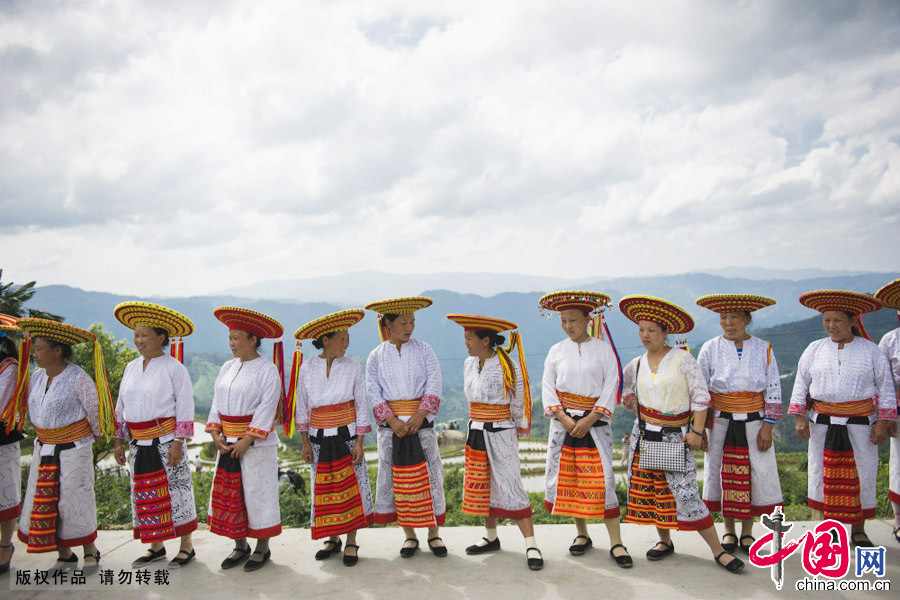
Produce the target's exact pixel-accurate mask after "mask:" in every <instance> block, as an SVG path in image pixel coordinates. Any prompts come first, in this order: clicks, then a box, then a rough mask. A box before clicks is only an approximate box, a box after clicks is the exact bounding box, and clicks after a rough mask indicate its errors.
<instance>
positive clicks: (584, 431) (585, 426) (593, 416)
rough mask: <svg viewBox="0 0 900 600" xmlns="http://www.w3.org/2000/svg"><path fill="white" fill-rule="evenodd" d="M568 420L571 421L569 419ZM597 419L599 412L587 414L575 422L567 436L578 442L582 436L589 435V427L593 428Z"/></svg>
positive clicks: (593, 411)
mask: <svg viewBox="0 0 900 600" xmlns="http://www.w3.org/2000/svg"><path fill="white" fill-rule="evenodd" d="M567 416H568V415H567ZM569 418H570V419H571V417H569ZM599 418H600V413H599V412H597V411H595V410H592V411H590V412H589V413H588V414H586V415H584V416H583V417H581V418H580V419H578V420H577V421H575V426H574V427H572V431H570V432H569V435H571V436H572V437H573V438H575V439H576V440H580V439H581V438H583V437H584V436H586V435H588V433H590V431H591V427H593V426H594V423H596V422H597V420H598V419H599Z"/></svg>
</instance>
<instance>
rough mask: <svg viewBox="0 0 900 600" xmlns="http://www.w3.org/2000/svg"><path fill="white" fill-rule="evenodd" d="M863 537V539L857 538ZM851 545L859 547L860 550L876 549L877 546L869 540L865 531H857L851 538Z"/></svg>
mask: <svg viewBox="0 0 900 600" xmlns="http://www.w3.org/2000/svg"><path fill="white" fill-rule="evenodd" d="M857 536H862V537H857ZM850 545H852V546H859V547H860V548H874V547H875V544H873V543H872V540H870V539H869V536H868V535H867V534H866V532H865V531H857V532H856V533H854V534H852V535H851V536H850Z"/></svg>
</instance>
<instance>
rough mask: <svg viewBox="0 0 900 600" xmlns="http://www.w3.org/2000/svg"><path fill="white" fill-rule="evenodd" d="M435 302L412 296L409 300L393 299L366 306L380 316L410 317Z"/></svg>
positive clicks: (426, 298) (423, 297) (424, 297)
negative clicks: (409, 315)
mask: <svg viewBox="0 0 900 600" xmlns="http://www.w3.org/2000/svg"><path fill="white" fill-rule="evenodd" d="M432 302H434V300H432V299H431V298H428V297H426V296H410V297H409V298H392V299H391V300H380V301H378V302H370V303H369V304H366V308H368V309H369V310H374V311H375V312H377V313H378V314H379V315H408V314H411V313H414V312H416V311H417V310H422V309H423V308H427V307H429V306H431V303H432Z"/></svg>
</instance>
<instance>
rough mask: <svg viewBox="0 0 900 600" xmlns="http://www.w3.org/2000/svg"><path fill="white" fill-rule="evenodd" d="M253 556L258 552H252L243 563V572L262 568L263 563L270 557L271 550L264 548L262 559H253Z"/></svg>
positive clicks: (257, 554)
mask: <svg viewBox="0 0 900 600" xmlns="http://www.w3.org/2000/svg"><path fill="white" fill-rule="evenodd" d="M254 556H259V552H254V553H253V555H252V556H251V557H250V560H248V561H247V562H245V563H244V573H249V572H250V571H256V570H257V569H262V568H263V565H265V564H266V563H267V562H269V559H270V558H272V551H271V550H266V553H265V554H263V555H262V560H254V558H253V557H254Z"/></svg>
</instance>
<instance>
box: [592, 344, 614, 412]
mask: <svg viewBox="0 0 900 600" xmlns="http://www.w3.org/2000/svg"><path fill="white" fill-rule="evenodd" d="M604 348H605V351H604V352H603V353H602V354H601V358H602V360H603V363H602V365H601V368H602V369H603V389H602V390H601V392H600V397H599V398H597V402H596V403H595V404H594V408H593V410H594V411H596V412H599V413H601V414H602V415H603V416H602V417H600V418H601V419H602V420H604V421H610V420H611V419H612V416H613V411H615V410H616V403H617V402H616V396H617V395H618V393H619V367H618V366H617V364H616V355H615V354H613V351H612V347H611V346H608V345H605V346H604Z"/></svg>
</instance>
